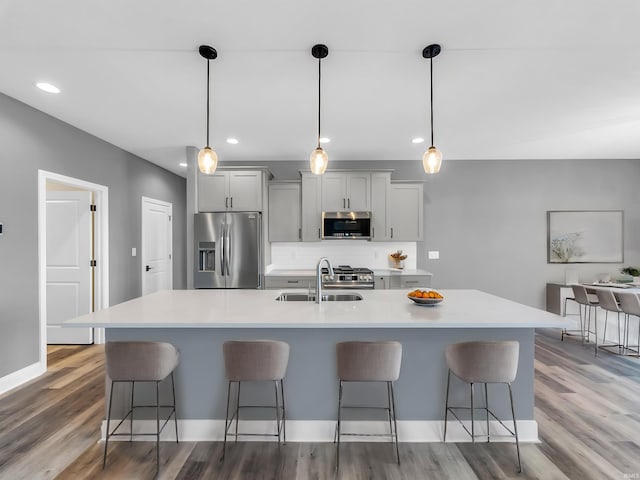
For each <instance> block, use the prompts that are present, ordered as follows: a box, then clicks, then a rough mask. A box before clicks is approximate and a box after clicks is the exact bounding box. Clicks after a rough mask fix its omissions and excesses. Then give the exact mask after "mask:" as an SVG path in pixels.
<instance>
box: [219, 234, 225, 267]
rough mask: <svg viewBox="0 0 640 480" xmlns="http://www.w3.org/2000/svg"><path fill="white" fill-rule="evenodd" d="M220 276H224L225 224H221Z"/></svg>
mask: <svg viewBox="0 0 640 480" xmlns="http://www.w3.org/2000/svg"><path fill="white" fill-rule="evenodd" d="M220 231H221V232H222V233H220V274H221V275H222V276H224V262H225V258H224V223H222V224H220Z"/></svg>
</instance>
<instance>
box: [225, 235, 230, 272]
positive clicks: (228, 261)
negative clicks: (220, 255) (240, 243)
mask: <svg viewBox="0 0 640 480" xmlns="http://www.w3.org/2000/svg"><path fill="white" fill-rule="evenodd" d="M224 245H225V247H226V249H227V253H226V255H225V256H226V259H227V275H231V272H230V270H229V266H230V265H231V229H230V228H229V225H227V239H226V240H225V242H224Z"/></svg>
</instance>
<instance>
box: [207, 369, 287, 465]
mask: <svg viewBox="0 0 640 480" xmlns="http://www.w3.org/2000/svg"><path fill="white" fill-rule="evenodd" d="M232 383H235V384H236V395H235V396H236V399H235V402H236V406H235V409H234V413H233V414H232V415H231V417H229V410H230V404H231V402H230V400H231V384H232ZM241 384H242V382H241V381H234V380H229V383H228V385H227V410H226V415H225V420H224V442H223V447H222V457H221V458H220V461H221V462H222V461H224V458H225V456H226V453H227V436H229V435H231V436H233V437H235V440H234V441H235V442H237V441H238V437H240V436H253V437H255V436H260V437H264V436H273V437H278V448H279V447H280V444H286V443H287V431H286V428H285V425H286V409H285V403H284V380H282V379H281V380H274V387H275V400H276V402H275V406H273V405H240V386H241ZM241 408H272V409H274V410H275V413H276V433H246V432H245V433H243V432H238V423H239V420H240V409H241ZM234 420H235V433H230V432H229V430H230V429H231V425H232V424H233V422H234Z"/></svg>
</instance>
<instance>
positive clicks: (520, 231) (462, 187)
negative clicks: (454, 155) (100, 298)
mask: <svg viewBox="0 0 640 480" xmlns="http://www.w3.org/2000/svg"><path fill="white" fill-rule="evenodd" d="M266 165H267V166H268V167H269V168H270V169H271V171H272V172H273V174H274V177H275V179H277V180H293V179H299V178H300V177H299V174H298V171H299V170H308V168H309V167H308V163H307V162H295V163H291V162H268V163H267V164H266ZM329 168H330V169H349V168H355V169H363V168H381V169H384V168H388V169H394V172H393V173H392V176H391V179H392V181H393V180H413V181H424V182H425V188H424V192H425V195H424V202H425V203H424V215H425V235H424V242H420V243H419V244H418V246H417V250H418V259H417V260H418V268H424V269H426V270H429V271H430V272H432V273H433V282H432V284H433V286H434V288H478V289H480V290H484V291H486V292H489V293H493V294H495V295H499V296H502V297H505V298H508V299H510V300H515V301H517V302H521V303H524V304H527V305H531V306H534V307H539V308H544V307H545V297H544V291H545V284H546V283H547V282H558V281H564V274H565V265H557V264H555V265H549V264H547V249H546V235H547V217H546V212H547V211H548V210H624V215H625V225H624V228H625V231H624V242H625V251H624V265H635V266H640V189H639V188H638V186H637V185H638V181H639V180H640V160H606V161H598V160H554V161H550V160H542V161H531V160H528V161H523V160H516V161H450V162H447V161H445V162H444V163H443V166H442V170H441V171H440V173H439V174H438V175H433V176H427V175H425V174H424V172H423V170H422V163H421V161H420V160H419V159H416V160H415V161H387V162H369V163H367V162H362V161H359V162H358V161H356V162H338V161H334V162H331V163H330V166H329ZM396 214H398V215H401V214H402V212H397V213H396ZM428 250H438V251H440V260H428V259H427V251H428ZM622 265H623V264H584V265H572V267H575V268H576V269H577V270H578V272H579V274H580V280H581V281H589V280H595V276H596V274H598V273H611V274H613V275H618V274H619V270H620V267H621V266H622Z"/></svg>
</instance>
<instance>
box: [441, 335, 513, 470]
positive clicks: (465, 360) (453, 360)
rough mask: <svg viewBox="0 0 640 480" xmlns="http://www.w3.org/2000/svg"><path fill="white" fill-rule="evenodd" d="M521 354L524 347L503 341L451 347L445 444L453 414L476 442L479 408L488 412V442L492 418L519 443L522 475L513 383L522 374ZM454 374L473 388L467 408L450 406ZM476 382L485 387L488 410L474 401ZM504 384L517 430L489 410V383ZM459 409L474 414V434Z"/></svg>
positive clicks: (448, 358) (447, 357)
mask: <svg viewBox="0 0 640 480" xmlns="http://www.w3.org/2000/svg"><path fill="white" fill-rule="evenodd" d="M519 353H520V344H519V343H518V342H517V341H502V342H463V343H456V344H453V345H449V346H448V347H447V350H446V351H445V359H446V362H447V366H448V367H449V373H448V375H447V393H446V399H445V411H444V441H445V442H446V441H447V420H448V416H449V412H451V414H452V415H453V416H454V417H455V418H456V420H458V421H459V422H460V424H461V425H462V428H464V430H465V431H466V432H467V433H468V434H469V435H470V436H471V441H472V442H473V443H475V440H476V437H477V436H482V437H484V436H485V435H476V432H475V418H474V412H475V410H476V409H482V410H484V411H485V413H486V422H487V433H486V437H487V442H489V441H490V438H491V437H490V432H489V415H491V416H492V417H493V418H494V419H496V420H497V421H498V422H499V423H500V425H502V426H503V427H504V428H505V429H506V430H507V431H508V432H509V434H510V436H512V437H515V440H516V453H517V456H518V471H519V472H522V464H521V463H520V442H519V439H518V426H517V424H516V415H515V410H514V407H513V393H512V391H511V382H513V381H514V380H515V378H516V373H517V371H518V358H519ZM452 373H453V374H454V375H455V376H456V377H458V378H459V379H460V380H462V381H463V382H466V383H468V384H469V385H470V392H471V405H470V406H469V407H466V406H449V387H450V384H451V374H452ZM476 383H483V384H484V402H485V406H484V407H476V406H475V404H474V399H473V394H474V391H473V386H474V384H476ZM489 383H504V384H506V385H507V387H508V388H509V400H510V401H511V417H512V419H513V431H511V429H510V428H509V427H507V426H506V425H505V424H504V423H503V422H502V420H500V419H499V418H498V417H497V416H496V415H495V414H494V413H493V412H492V411H491V410H489V392H488V388H487V384H489ZM455 410H469V411H470V412H471V431H469V429H468V428H467V427H466V426H465V425H464V424H463V423H462V420H460V418H459V417H458V416H457V415H456V413H455Z"/></svg>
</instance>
